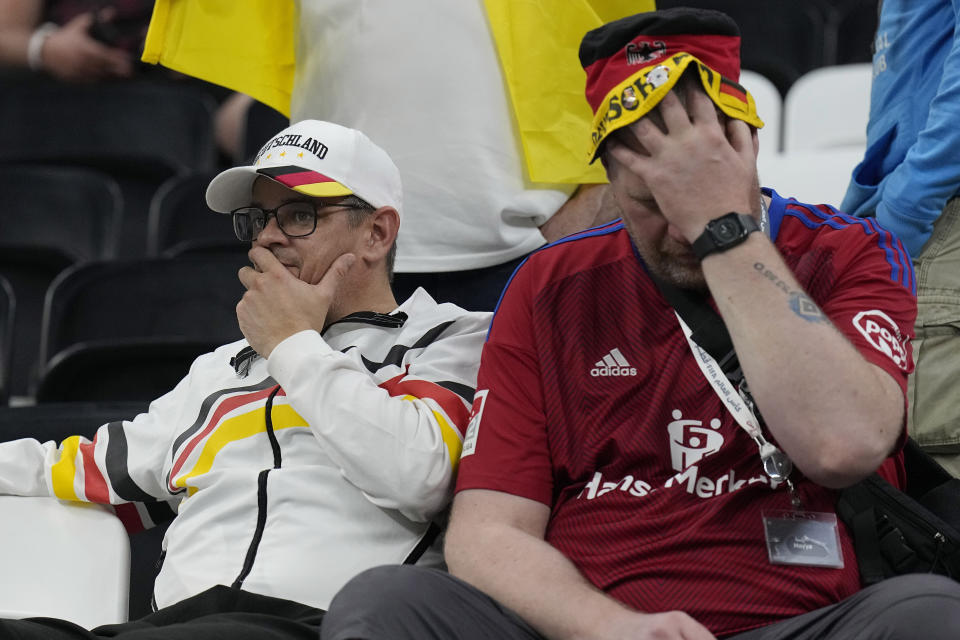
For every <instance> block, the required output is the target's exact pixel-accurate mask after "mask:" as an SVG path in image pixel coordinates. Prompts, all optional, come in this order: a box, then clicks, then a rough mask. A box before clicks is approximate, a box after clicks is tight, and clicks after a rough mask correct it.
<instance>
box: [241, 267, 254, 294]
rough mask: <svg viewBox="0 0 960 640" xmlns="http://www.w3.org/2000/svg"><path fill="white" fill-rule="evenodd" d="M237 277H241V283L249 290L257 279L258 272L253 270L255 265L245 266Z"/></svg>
mask: <svg viewBox="0 0 960 640" xmlns="http://www.w3.org/2000/svg"><path fill="white" fill-rule="evenodd" d="M237 277H238V278H240V284H242V285H243V287H244V289H247V290H248V291H249V290H250V287H252V286H253V283H254V282H255V281H256V279H257V272H256V271H254V270H253V267H243V268H241V269H240V271H238V272H237Z"/></svg>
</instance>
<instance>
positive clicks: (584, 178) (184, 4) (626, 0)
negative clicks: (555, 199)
mask: <svg viewBox="0 0 960 640" xmlns="http://www.w3.org/2000/svg"><path fill="white" fill-rule="evenodd" d="M305 1H306V0H305ZM312 1H322V0H312ZM485 3H486V8H487V16H488V18H489V21H490V27H491V29H492V31H493V37H494V40H495V41H496V44H497V52H498V54H499V57H500V64H501V66H502V68H503V72H504V77H505V79H506V83H507V86H508V88H509V92H510V99H511V101H512V104H513V110H514V115H515V118H516V123H517V128H518V130H519V132H520V137H521V142H522V144H523V150H524V155H525V157H526V162H527V170H528V172H529V178H530V180H531V181H533V182H546V183H574V184H579V183H591V182H605V181H606V178H605V176H604V174H603V169H602V167H600V166H599V165H598V164H597V165H594V166H590V165H587V164H586V162H585V161H584V155H585V151H584V150H585V149H586V148H587V145H588V142H589V139H590V123H591V121H592V120H593V114H592V113H591V112H590V108H589V107H588V106H587V103H586V100H585V99H584V97H583V85H584V74H583V70H582V69H581V67H580V61H579V58H578V57H577V51H578V49H579V47H580V39H581V38H582V37H583V34H584V33H586V32H587V31H589V30H590V29H593V28H595V27H598V26H600V25H601V24H603V23H605V22H609V21H611V20H615V19H617V18H622V17H624V16H628V15H632V14H634V13H639V12H641V11H651V10H653V9H654V0H485ZM296 37H297V10H296V3H295V1H294V0H156V3H155V5H154V10H153V18H152V19H151V21H150V29H149V31H148V32H147V40H146V43H145V45H144V50H143V61H144V62H149V63H152V64H158V63H159V64H162V65H163V66H165V67H168V68H170V69H173V70H175V71H179V72H181V73H185V74H187V75H190V76H194V77H197V78H200V79H201V80H206V81H208V82H212V83H214V84H219V85H221V86H224V87H227V88H229V89H233V90H234V91H239V92H240V93H245V94H247V95H249V96H251V97H253V98H255V99H257V100H259V101H260V102H263V103H264V104H267V105H269V106H271V107H273V108H274V109H276V110H277V111H280V112H281V113H284V114H286V115H288V116H289V115H290V96H291V94H292V89H293V78H294V71H295V66H296V55H295V50H296V47H295V41H296Z"/></svg>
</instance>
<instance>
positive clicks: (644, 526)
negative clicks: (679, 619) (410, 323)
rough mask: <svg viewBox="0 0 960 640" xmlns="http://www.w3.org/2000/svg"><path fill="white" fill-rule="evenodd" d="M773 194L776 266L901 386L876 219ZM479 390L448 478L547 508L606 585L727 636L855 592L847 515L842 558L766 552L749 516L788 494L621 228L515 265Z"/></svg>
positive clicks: (898, 276) (900, 355)
mask: <svg viewBox="0 0 960 640" xmlns="http://www.w3.org/2000/svg"><path fill="white" fill-rule="evenodd" d="M770 193H771V195H772V197H773V202H772V204H771V207H770V218H771V237H772V238H774V240H775V242H776V245H777V247H778V248H779V250H780V252H781V253H782V255H783V256H784V260H785V261H786V263H787V265H788V266H789V267H790V269H791V270H792V271H793V273H794V274H795V276H796V277H797V279H798V280H799V282H800V283H801V285H803V287H804V288H805V289H806V291H807V293H808V294H809V295H810V296H811V297H812V298H813V299H814V300H815V301H816V302H817V303H818V304H819V305H820V307H821V308H822V309H823V311H824V312H825V313H826V314H827V315H828V316H829V317H830V318H831V320H832V321H833V323H834V324H835V325H836V326H837V328H838V329H839V330H840V331H842V332H843V333H844V334H845V335H846V336H847V338H848V339H849V340H850V341H851V342H852V343H853V344H854V345H855V346H856V347H857V349H858V350H859V351H860V352H861V353H862V354H863V356H864V357H865V358H866V359H867V360H869V361H870V362H872V363H874V364H876V365H878V366H880V367H881V368H883V369H884V370H886V371H888V372H889V373H890V374H891V375H892V376H894V377H895V378H897V380H898V381H899V382H900V384H901V386H902V387H903V388H904V389H905V388H906V379H907V373H908V372H909V370H910V368H911V367H912V364H911V362H912V360H911V357H910V344H909V340H910V337H912V334H913V322H914V316H915V313H916V306H915V302H914V297H913V289H914V281H913V271H912V268H911V265H910V260H909V258H908V257H907V255H906V253H905V252H904V251H903V249H902V248H901V246H900V244H899V242H898V241H897V240H896V239H895V238H893V237H892V236H891V235H890V234H889V233H888V232H886V231H884V230H882V229H880V228H878V227H877V226H876V224H875V223H874V222H873V221H871V220H864V219H856V218H850V217H848V216H843V215H839V214H837V213H836V211H835V210H833V209H832V208H829V207H825V206H819V207H812V206H807V205H802V204H799V203H797V202H796V201H793V200H789V201H788V200H784V199H782V198H780V197H779V196H778V195H776V194H775V193H772V192H770ZM783 384H784V385H785V386H788V385H789V384H790V380H789V372H784V380H783ZM477 388H478V393H477V397H476V400H475V403H474V417H475V419H474V423H473V424H472V425H471V432H470V433H468V437H467V440H466V441H465V443H464V453H463V457H462V459H461V463H460V476H459V481H458V486H457V490H458V491H461V490H464V489H493V490H497V491H503V492H507V493H510V494H514V495H518V496H523V497H526V498H530V499H533V500H537V501H539V502H542V503H544V504H546V505H548V506H549V507H550V508H551V516H550V521H549V523H548V526H547V531H546V539H547V541H548V542H550V544H552V545H553V546H555V547H556V548H558V549H559V550H560V551H562V552H563V553H564V555H566V556H567V557H568V558H570V559H571V560H572V561H573V562H574V564H575V565H576V566H577V567H578V568H579V569H580V571H581V572H582V573H583V574H584V575H585V576H586V578H587V579H588V580H589V581H590V582H592V583H593V584H595V585H596V586H597V587H598V588H600V589H602V590H603V591H605V592H606V593H608V594H609V595H611V596H612V597H614V598H616V599H618V600H620V601H622V602H625V603H627V604H629V605H630V606H632V607H634V608H636V609H638V610H641V611H647V612H658V611H668V610H674V609H678V610H683V611H686V612H687V613H689V614H690V615H692V616H693V617H694V618H695V619H697V620H699V621H700V622H701V623H702V624H704V625H706V626H707V627H708V628H709V629H710V630H711V631H712V632H713V633H714V634H717V635H724V634H730V633H735V632H738V631H742V630H745V629H750V628H753V627H757V626H761V625H765V624H769V623H771V622H774V621H776V620H779V619H782V618H785V617H789V616H794V615H797V614H800V613H804V612H807V611H811V610H813V609H816V608H819V607H821V606H824V605H827V604H831V603H833V602H836V601H838V600H841V599H842V598H844V597H846V596H848V595H850V594H852V593H854V592H855V591H857V590H858V589H859V586H860V585H859V577H858V571H857V563H856V558H855V556H854V552H853V549H852V546H851V540H850V536H849V535H848V533H847V532H846V530H845V528H844V527H843V526H842V524H841V526H840V528H841V547H842V551H843V558H844V563H845V568H843V569H830V568H817V567H798V566H785V565H773V564H771V563H770V562H769V561H768V558H767V550H766V545H765V541H764V532H763V523H762V520H761V510H763V509H788V508H789V506H790V503H789V498H788V495H787V491H786V489H785V488H783V487H780V488H779V489H776V490H773V489H771V486H770V484H769V483H768V481H767V478H766V476H765V475H764V473H763V471H762V469H761V466H760V461H759V457H758V454H757V447H756V445H755V444H754V442H753V441H752V440H751V439H750V438H749V436H747V435H746V433H744V432H743V430H742V429H741V428H740V427H739V425H737V423H736V422H735V421H734V419H733V417H732V416H731V415H730V414H729V412H728V411H727V410H726V409H725V408H724V407H723V405H722V403H721V401H720V399H719V398H718V397H717V395H716V394H715V393H714V391H713V389H712V387H711V386H710V384H709V383H708V382H707V380H706V379H705V378H704V376H703V374H702V373H701V371H700V369H699V368H698V366H697V364H696V362H695V361H694V358H693V356H692V354H691V351H690V347H689V345H688V344H687V341H686V339H685V338H684V336H683V334H682V332H681V331H680V328H679V325H678V322H677V319H676V317H675V315H674V313H673V310H672V308H671V307H670V306H669V305H668V303H667V302H666V301H665V300H664V299H663V297H662V296H661V294H660V292H659V290H658V289H657V288H656V285H654V284H653V283H652V282H651V280H650V279H649V277H648V276H647V275H646V271H645V270H644V267H643V265H642V263H641V261H640V260H639V259H638V257H637V255H636V254H635V253H634V251H633V248H632V245H631V243H630V240H629V237H628V235H627V232H626V230H624V228H623V226H622V224H620V223H613V224H610V225H607V226H605V227H600V228H598V229H595V230H591V231H587V232H584V233H582V234H579V235H576V236H572V237H570V238H567V239H564V240H561V241H560V242H558V243H555V244H553V245H550V246H548V247H545V248H544V249H542V250H540V251H538V252H537V253H535V254H534V255H532V256H531V257H530V258H529V259H528V260H527V262H526V264H525V265H524V266H522V267H521V268H520V269H519V270H518V271H517V273H516V274H515V275H514V277H513V278H512V280H511V282H510V284H509V285H508V286H507V289H506V291H505V293H504V296H503V298H502V300H501V303H500V305H499V308H498V310H497V313H496V315H495V317H494V320H493V324H492V326H491V330H490V334H489V338H488V341H487V344H486V346H485V348H484V351H483V359H482V362H481V368H480V375H479V381H478V387H477ZM768 437H769V435H768ZM888 466H889V467H891V468H893V467H894V465H885V467H888ZM899 470H900V471H902V468H901V469H899ZM794 476H795V481H796V483H797V487H798V490H799V492H800V494H801V497H802V499H803V503H804V506H805V508H806V509H808V510H810V511H821V512H831V513H832V512H834V503H835V501H836V493H835V492H834V491H832V490H829V489H825V488H823V487H820V486H818V485H815V484H813V483H812V482H810V481H807V480H806V479H805V478H803V477H802V476H799V472H795V474H794ZM797 476H799V477H797ZM887 477H888V479H890V480H892V481H893V482H895V483H897V484H899V483H900V481H901V480H902V478H900V477H897V474H896V473H893V474H892V475H891V474H888V476H887Z"/></svg>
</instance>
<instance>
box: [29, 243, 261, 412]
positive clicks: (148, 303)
mask: <svg viewBox="0 0 960 640" xmlns="http://www.w3.org/2000/svg"><path fill="white" fill-rule="evenodd" d="M244 264H246V257H245V256H221V255H217V256H199V255H195V256H183V257H180V258H175V259H173V258H158V259H144V260H132V261H112V262H97V263H88V264H86V265H81V266H78V267H76V268H71V269H68V270H67V271H66V272H64V273H63V274H61V276H59V277H58V278H57V279H56V281H54V283H53V284H52V285H51V286H50V290H49V291H48V293H47V298H46V301H45V304H44V315H43V328H42V338H41V345H40V358H39V361H40V377H39V381H38V386H37V389H36V397H37V401H38V402H57V401H64V400H72V399H78V397H79V398H82V399H87V400H124V399H126V400H145V399H149V398H152V397H156V396H159V395H161V394H163V393H165V392H166V391H169V390H170V389H171V388H172V386H173V385H172V383H175V382H176V381H177V380H179V378H180V377H182V376H183V375H185V374H186V372H187V367H188V365H189V363H190V362H191V361H192V359H193V358H194V357H195V356H197V355H200V354H201V353H203V352H205V351H208V350H210V349H212V348H214V347H216V346H219V345H221V344H225V343H227V342H231V341H233V340H236V339H238V338H240V337H241V334H240V329H239V327H238V326H237V319H236V305H237V302H238V301H239V300H240V298H241V297H242V295H243V291H244V289H243V285H242V284H241V283H240V281H239V280H238V279H237V270H238V269H239V268H240V267H241V266H243V265H244ZM138 372H139V373H138Z"/></svg>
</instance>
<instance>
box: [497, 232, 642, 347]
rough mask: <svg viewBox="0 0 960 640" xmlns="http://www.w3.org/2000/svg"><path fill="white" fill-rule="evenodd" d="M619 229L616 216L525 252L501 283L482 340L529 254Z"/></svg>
mask: <svg viewBox="0 0 960 640" xmlns="http://www.w3.org/2000/svg"><path fill="white" fill-rule="evenodd" d="M621 229H623V221H622V220H620V218H617V219H616V220H614V221H613V222H607V223H606V224H602V225H600V226H597V227H591V228H589V229H586V230H584V231H580V232H579V233H575V234H573V235H569V236H566V237H565V238H560V239H559V240H555V241H554V242H549V243H547V244H545V245H543V246H542V247H539V248H537V249H534V250H533V251H531V252H530V253H529V254H527V257H526V258H524V259H523V262H521V263H520V264H518V265H517V268H516V269H514V270H513V273H511V274H510V277H509V278H508V279H507V284H505V285H503V291H501V292H500V297H499V298H497V306H495V307H494V308H493V316H492V317H491V318H490V327H489V328H488V329H487V337H486V338H484V342H486V341H487V340H489V339H490V330H491V329H492V328H493V321H494V320H495V319H496V317H497V312H498V311H500V303H501V302H503V296H504V294H505V293H506V292H507V288H509V287H510V284H511V283H512V282H513V277H514V276H515V275H517V272H518V271H520V269H522V268H523V265H525V264H527V260H529V259H530V256H532V255H534V254H535V253H540V252H541V251H543V250H544V249H549V248H550V247H555V246H557V245H560V244H566V243H568V242H573V241H574V240H582V239H583V238H593V237H595V236H604V235H607V234H610V233H614V232H617V231H620V230H621ZM630 244H631V246H632V245H633V242H632V241H631V242H630Z"/></svg>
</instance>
